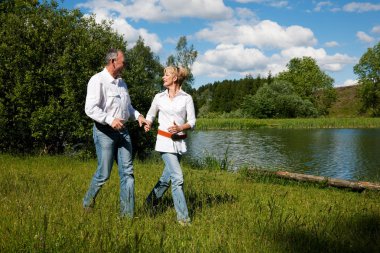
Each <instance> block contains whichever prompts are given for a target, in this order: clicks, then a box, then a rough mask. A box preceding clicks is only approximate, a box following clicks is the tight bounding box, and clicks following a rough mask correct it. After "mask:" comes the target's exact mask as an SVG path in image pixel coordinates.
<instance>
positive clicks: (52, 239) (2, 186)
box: [0, 155, 380, 252]
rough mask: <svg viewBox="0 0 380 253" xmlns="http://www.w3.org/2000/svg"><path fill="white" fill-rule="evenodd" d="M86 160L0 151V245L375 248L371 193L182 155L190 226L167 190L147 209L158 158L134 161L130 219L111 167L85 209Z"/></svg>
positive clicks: (376, 213) (375, 197)
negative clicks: (202, 164)
mask: <svg viewBox="0 0 380 253" xmlns="http://www.w3.org/2000/svg"><path fill="white" fill-rule="evenodd" d="M95 166H96V161H95V160H90V161H78V160H75V159H68V158H67V157H59V156H55V157H12V156H8V155H0V170H1V174H0V198H1V202H0V234H1V236H0V252H380V201H379V197H380V193H379V192H367V191H364V192H362V193H356V192H350V191H343V190H337V189H331V188H326V187H324V186H322V185H312V184H302V183H297V182H292V181H287V180H282V179H277V178H272V177H271V176H270V175H262V174H257V175H256V174H252V173H245V172H244V170H241V172H240V173H230V172H226V171H221V170H193V169H190V168H189V166H187V165H186V164H184V166H183V169H184V174H185V195H186V198H187V201H188V206H189V210H190V215H191V218H192V226H191V227H181V226H179V225H178V224H177V223H176V220H175V216H176V214H175V211H174V208H173V203H172V200H171V196H170V192H168V193H167V195H166V197H165V199H164V201H163V205H162V208H161V209H160V212H158V213H157V214H156V215H154V216H152V215H150V214H149V213H147V212H146V211H145V210H144V208H143V201H144V198H145V197H146V196H147V194H148V193H149V191H150V190H151V187H153V185H154V183H155V182H156V180H157V179H158V177H159V176H160V173H161V171H162V166H163V164H162V162H161V161H160V160H153V161H148V162H139V161H136V162H135V183H136V186H135V188H136V213H135V214H136V218H134V219H133V220H130V219H123V218H120V217H119V214H118V206H119V195H118V194H119V182H118V175H117V170H116V167H115V168H114V169H115V170H114V171H113V173H112V175H111V178H110V180H109V181H108V182H107V184H105V186H104V187H103V189H102V190H101V192H100V194H99V196H98V198H97V206H96V207H95V209H94V211H93V212H91V213H86V212H84V211H83V210H82V206H81V202H82V197H83V195H84V193H85V191H86V190H87V187H88V184H89V182H90V179H91V177H92V174H93V173H94V169H95Z"/></svg>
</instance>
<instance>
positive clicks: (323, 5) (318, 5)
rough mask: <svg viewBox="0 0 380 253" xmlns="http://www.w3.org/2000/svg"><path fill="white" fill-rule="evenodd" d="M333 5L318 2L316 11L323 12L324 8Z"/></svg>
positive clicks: (328, 2)
mask: <svg viewBox="0 0 380 253" xmlns="http://www.w3.org/2000/svg"><path fill="white" fill-rule="evenodd" d="M332 5H333V4H332V3H331V2H330V1H325V2H318V3H317V4H316V6H315V8H314V11H316V12H319V11H321V10H322V9H323V8H324V7H330V6H332Z"/></svg>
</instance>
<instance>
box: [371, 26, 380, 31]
mask: <svg viewBox="0 0 380 253" xmlns="http://www.w3.org/2000/svg"><path fill="white" fill-rule="evenodd" d="M371 32H373V33H380V25H377V26H374V27H373V28H372V30H371Z"/></svg>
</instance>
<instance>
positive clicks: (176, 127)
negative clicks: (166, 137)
mask: <svg viewBox="0 0 380 253" xmlns="http://www.w3.org/2000/svg"><path fill="white" fill-rule="evenodd" d="M173 124H174V125H173V126H171V127H169V128H168V131H169V133H171V134H176V133H179V132H182V131H183V128H182V127H181V126H179V125H177V124H176V123H175V121H174V122H173Z"/></svg>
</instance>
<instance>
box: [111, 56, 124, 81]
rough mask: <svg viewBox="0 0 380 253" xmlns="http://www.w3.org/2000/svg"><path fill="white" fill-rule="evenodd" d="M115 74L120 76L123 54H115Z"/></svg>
mask: <svg viewBox="0 0 380 253" xmlns="http://www.w3.org/2000/svg"><path fill="white" fill-rule="evenodd" d="M113 64H114V68H115V72H116V73H117V75H120V74H121V72H122V71H123V69H124V67H125V62H124V54H123V53H122V52H118V53H117V58H116V59H115V60H113Z"/></svg>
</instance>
